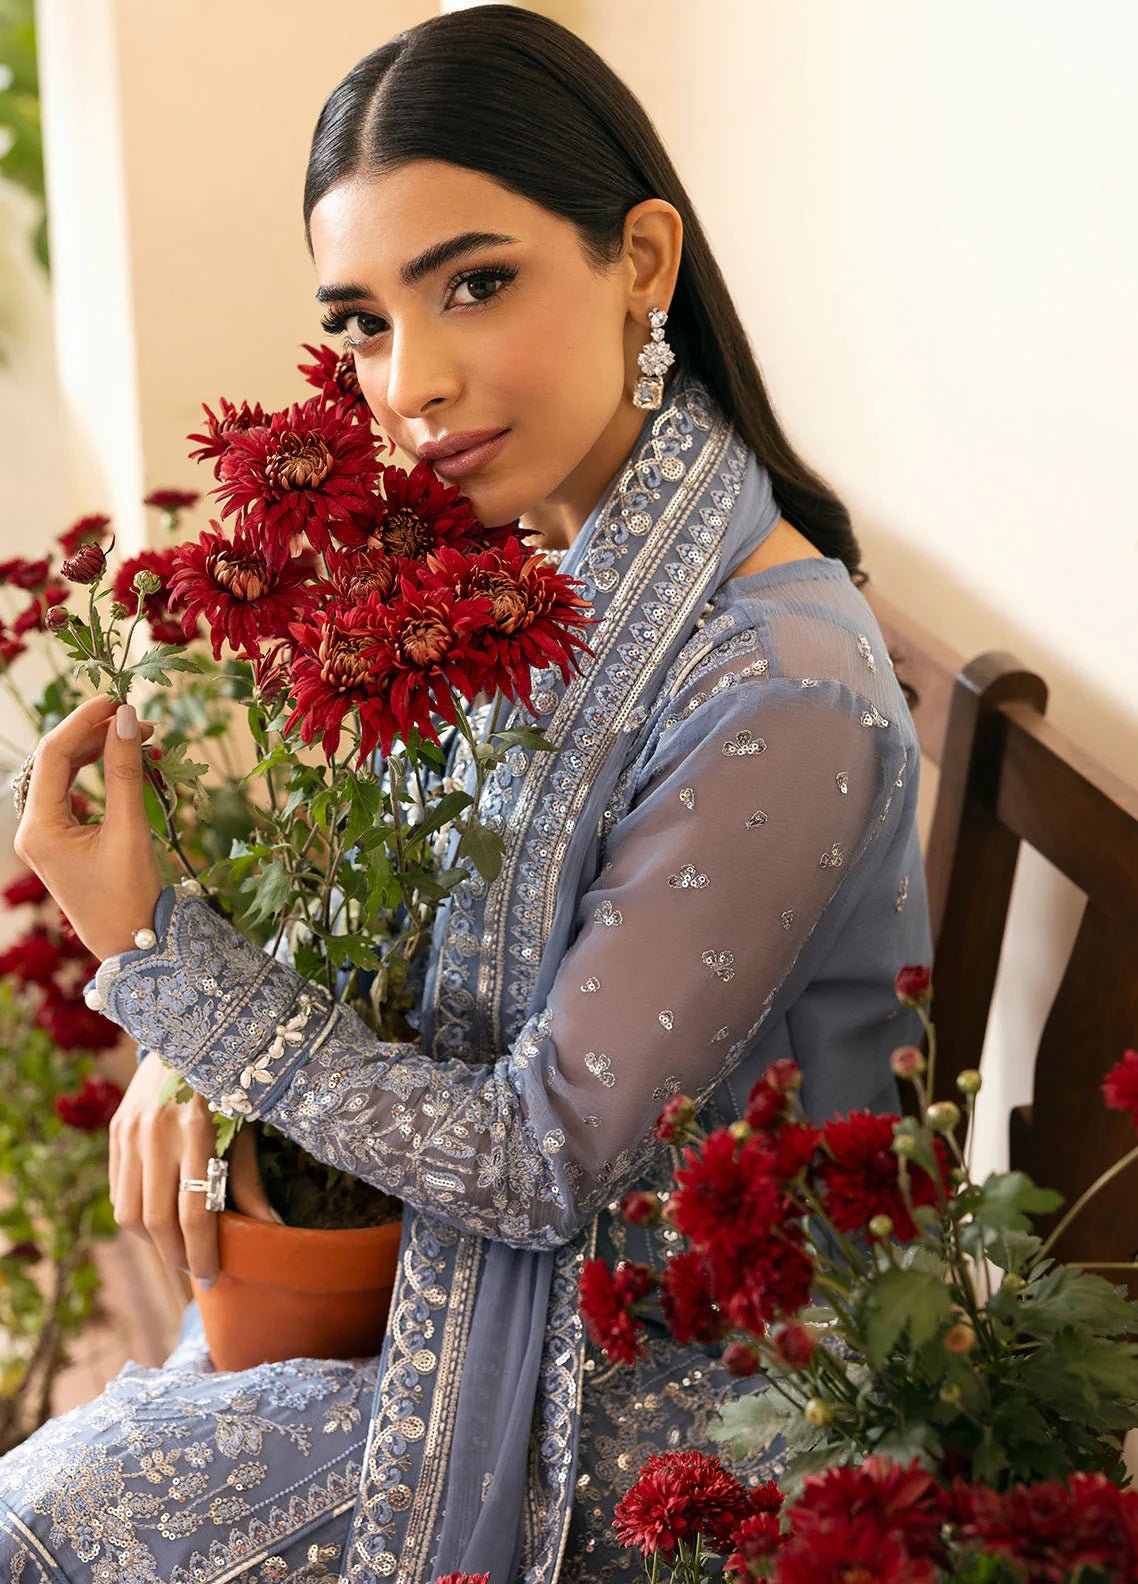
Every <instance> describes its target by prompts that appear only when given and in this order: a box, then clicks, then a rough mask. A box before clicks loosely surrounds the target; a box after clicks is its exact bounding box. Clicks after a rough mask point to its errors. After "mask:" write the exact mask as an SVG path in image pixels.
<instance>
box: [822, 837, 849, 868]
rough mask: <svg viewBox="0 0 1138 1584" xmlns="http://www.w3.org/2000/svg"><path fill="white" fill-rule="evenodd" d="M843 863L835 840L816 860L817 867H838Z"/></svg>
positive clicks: (843, 859) (840, 850)
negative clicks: (827, 850)
mask: <svg viewBox="0 0 1138 1584" xmlns="http://www.w3.org/2000/svg"><path fill="white" fill-rule="evenodd" d="M843 863H845V858H844V857H843V856H842V849H841V847H840V845H839V844H838V843H837V842H835V843H834V845H833V846H832V847H831V848H830V850H829V852H824V853H823V854H822V856H821V858H819V860H818V867H819V869H840V868H841V867H842V864H843Z"/></svg>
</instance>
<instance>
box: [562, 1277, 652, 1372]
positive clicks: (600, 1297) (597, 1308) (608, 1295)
mask: <svg viewBox="0 0 1138 1584" xmlns="http://www.w3.org/2000/svg"><path fill="white" fill-rule="evenodd" d="M577 1295H578V1303H579V1307H580V1311H581V1320H582V1322H583V1324H584V1327H585V1331H586V1333H587V1334H588V1337H589V1340H590V1341H591V1342H592V1343H593V1345H594V1346H595V1347H599V1348H600V1349H601V1350H602V1351H603V1352H604V1355H605V1357H606V1358H607V1359H608V1360H609V1362H610V1363H612V1364H635V1363H636V1360H637V1359H638V1358H640V1357H641V1356H642V1355H643V1353H644V1337H645V1334H646V1332H645V1326H644V1322H643V1321H642V1320H640V1319H638V1318H637V1316H636V1315H634V1314H633V1313H632V1305H633V1304H634V1303H636V1302H638V1298H639V1297H643V1296H644V1294H639V1295H637V1294H636V1290H635V1288H634V1287H630V1285H629V1283H628V1281H627V1280H624V1281H623V1282H622V1281H620V1280H618V1278H617V1277H616V1276H615V1274H614V1273H613V1272H612V1271H610V1270H609V1268H608V1266H607V1265H606V1264H605V1262H604V1260H603V1259H589V1260H586V1261H585V1263H584V1264H583V1265H582V1267H581V1274H580V1277H579V1278H578V1283H577Z"/></svg>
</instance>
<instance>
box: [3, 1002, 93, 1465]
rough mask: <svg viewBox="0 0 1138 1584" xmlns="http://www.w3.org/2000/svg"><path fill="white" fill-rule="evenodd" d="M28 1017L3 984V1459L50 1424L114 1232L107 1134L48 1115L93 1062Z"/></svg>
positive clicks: (89, 1071)
mask: <svg viewBox="0 0 1138 1584" xmlns="http://www.w3.org/2000/svg"><path fill="white" fill-rule="evenodd" d="M32 1010H33V1008H32V1006H31V1005H30V1004H29V1001H28V996H27V992H25V991H24V990H23V988H22V987H20V986H18V985H17V984H16V983H14V982H13V981H11V980H7V979H0V1050H2V1051H3V1053H4V1082H3V1084H0V1454H2V1453H3V1452H4V1451H6V1450H7V1449H8V1448H10V1447H12V1446H15V1445H16V1444H18V1442H20V1441H21V1440H23V1439H24V1437H26V1436H27V1435H29V1434H30V1433H31V1432H32V1431H33V1430H34V1429H36V1428H37V1427H38V1425H39V1424H41V1423H42V1422H43V1420H44V1419H45V1418H46V1417H47V1413H48V1409H49V1405H50V1386H51V1381H52V1379H53V1378H54V1375H55V1374H56V1372H57V1371H58V1369H59V1368H60V1366H61V1364H62V1363H64V1362H65V1361H66V1344H67V1342H68V1340H69V1339H70V1338H72V1337H74V1336H75V1335H76V1334H77V1333H78V1332H79V1331H80V1330H81V1329H82V1327H83V1325H84V1323H85V1322H86V1320H87V1319H88V1317H89V1316H90V1314H91V1310H92V1306H93V1303H94V1299H95V1294H96V1292H97V1290H98V1272H97V1269H96V1267H95V1265H94V1264H93V1262H92V1260H91V1248H92V1245H93V1244H94V1243H95V1242H96V1241H97V1240H99V1239H101V1238H107V1237H110V1236H111V1235H112V1234H113V1232H114V1230H115V1223H114V1215H113V1211H112V1208H111V1203H110V1199H109V1197H108V1195H107V1135H106V1130H105V1129H102V1130H100V1131H99V1132H97V1133H86V1132H81V1131H79V1130H78V1129H76V1128H73V1127H68V1126H67V1125H66V1124H65V1123H63V1122H62V1121H61V1120H60V1119H59V1117H58V1116H57V1115H56V1112H55V1109H54V1105H53V1101H54V1099H55V1096H56V1095H59V1094H72V1093H74V1092H75V1091H76V1090H77V1089H79V1088H80V1087H81V1086H82V1083H83V1080H84V1079H85V1078H86V1077H87V1076H88V1075H90V1074H93V1073H94V1072H96V1070H97V1064H96V1061H95V1059H94V1058H93V1057H92V1056H91V1055H90V1054H88V1053H86V1052H82V1051H64V1050H59V1049H58V1048H57V1047H56V1046H55V1045H54V1044H53V1043H52V1041H51V1039H50V1037H49V1036H48V1035H47V1034H46V1033H45V1032H44V1030H42V1029H40V1028H38V1027H37V1026H36V1025H35V1024H34V1023H33V1021H32V1016H31V1014H32ZM21 1250H23V1252H21ZM13 1251H15V1252H13ZM33 1251H34V1254H33ZM25 1252H26V1253H28V1254H29V1255H30V1256H32V1257H28V1258H25V1257H24V1253H25Z"/></svg>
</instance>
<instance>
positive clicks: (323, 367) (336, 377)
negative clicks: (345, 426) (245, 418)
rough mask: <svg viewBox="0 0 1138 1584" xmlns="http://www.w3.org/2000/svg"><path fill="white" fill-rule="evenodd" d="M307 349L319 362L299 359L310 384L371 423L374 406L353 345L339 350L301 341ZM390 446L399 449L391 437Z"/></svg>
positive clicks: (324, 396) (337, 404)
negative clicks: (362, 383) (363, 387)
mask: <svg viewBox="0 0 1138 1584" xmlns="http://www.w3.org/2000/svg"><path fill="white" fill-rule="evenodd" d="M301 345H302V347H303V348H304V350H305V351H306V352H311V353H312V356H313V357H314V358H315V359H316V362H315V363H298V364H297V372H298V373H300V374H303V375H304V377H305V379H306V380H307V381H308V383H309V384H310V385H315V387H316V389H317V390H318V391H319V392H320V394H321V396H322V397H323V398H324V400H325V401H326V402H328V403H329V405H331V406H334V407H335V406H339V407H341V408H343V409H345V410H347V411H349V412H354V413H355V416H356V417H357V418H358V419H359V421H360V422H361V423H368V424H370V423H371V419H372V413H371V408H370V407H369V406H368V404H367V398H366V397H365V396H364V393H363V391H362V390H361V389H360V381H359V376H358V375H357V373H356V355H355V353H354V352H353V351H352V350H351V349H350V348H345V349H344V350H343V351H337V350H336V348H335V347H330V346H312V345H310V344H309V342H307V341H302V342H301ZM388 446H389V450H391V451H394V450H395V441H394V440H390V439H389V441H388Z"/></svg>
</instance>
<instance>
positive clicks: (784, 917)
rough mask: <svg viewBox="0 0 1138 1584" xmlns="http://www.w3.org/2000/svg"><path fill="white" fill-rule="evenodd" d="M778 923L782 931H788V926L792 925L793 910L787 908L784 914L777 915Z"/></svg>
mask: <svg viewBox="0 0 1138 1584" xmlns="http://www.w3.org/2000/svg"><path fill="white" fill-rule="evenodd" d="M779 923H780V924H781V925H782V927H783V929H784V930H788V929H789V928H790V926H791V925H792V924H793V923H794V909H793V908H787V909H786V911H785V913H780V914H779Z"/></svg>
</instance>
